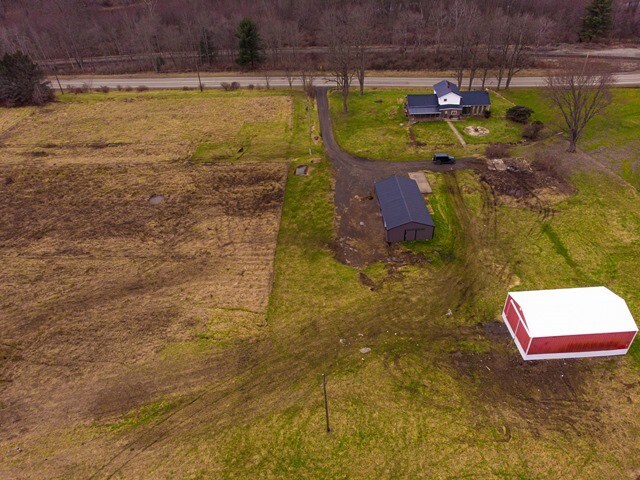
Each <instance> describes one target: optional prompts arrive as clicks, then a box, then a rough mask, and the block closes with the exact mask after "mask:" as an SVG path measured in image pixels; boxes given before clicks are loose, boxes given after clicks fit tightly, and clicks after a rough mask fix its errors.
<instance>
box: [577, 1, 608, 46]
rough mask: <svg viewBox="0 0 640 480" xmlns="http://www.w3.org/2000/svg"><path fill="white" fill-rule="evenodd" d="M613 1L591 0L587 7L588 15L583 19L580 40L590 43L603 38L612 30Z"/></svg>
mask: <svg viewBox="0 0 640 480" xmlns="http://www.w3.org/2000/svg"><path fill="white" fill-rule="evenodd" d="M611 1H612V0H591V3H590V4H589V5H587V14H586V15H585V16H584V18H583V19H582V29H581V30H580V40H583V41H587V42H590V41H591V40H594V39H596V38H599V37H603V36H604V35H606V34H607V33H608V32H609V29H610V28H611Z"/></svg>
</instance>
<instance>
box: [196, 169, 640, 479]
mask: <svg viewBox="0 0 640 480" xmlns="http://www.w3.org/2000/svg"><path fill="white" fill-rule="evenodd" d="M430 180H431V181H432V183H433V184H434V187H435V193H434V195H433V196H432V197H430V199H429V203H430V205H431V206H432V208H433V210H434V211H435V215H434V216H435V218H436V221H437V222H438V225H441V224H444V225H445V226H444V228H442V229H438V230H437V232H438V233H437V236H436V239H435V242H433V243H429V244H420V243H415V244H413V245H409V246H408V248H411V249H413V250H415V251H420V252H423V253H424V254H425V255H427V256H429V257H431V258H433V261H432V262H431V264H430V266H429V267H417V266H413V267H404V268H402V269H401V270H400V271H399V272H388V271H387V269H386V268H385V267H384V266H381V265H373V266H371V267H369V269H368V270H367V272H368V273H370V274H371V276H372V277H374V278H377V279H381V280H382V281H383V287H382V288H381V289H380V290H378V291H376V292H371V291H370V289H368V288H365V287H364V286H363V285H362V284H360V282H359V281H358V278H357V275H356V273H357V272H356V271H355V270H353V269H351V268H349V267H346V266H344V265H342V264H340V263H338V262H336V261H335V260H334V259H333V258H332V255H331V250H330V245H331V238H332V228H331V218H332V208H331V202H330V197H329V195H330V178H329V171H328V169H327V165H326V164H322V167H320V168H319V169H318V170H317V171H316V172H315V173H314V176H312V177H310V178H299V177H290V179H289V182H288V185H287V199H286V202H285V208H284V212H283V220H282V226H281V231H280V239H279V244H278V251H277V256H276V282H275V286H274V290H273V293H272V297H271V303H270V308H269V315H268V318H269V325H270V336H271V341H272V342H273V343H274V344H275V345H276V346H277V347H276V348H277V349H278V351H279V358H278V362H276V364H273V365H270V366H269V368H267V369H266V370H265V371H264V375H265V376H266V377H267V378H270V379H271V381H270V382H269V386H270V388H269V393H266V392H256V397H257V398H254V399H252V400H253V401H254V402H255V405H256V407H255V408H257V409H258V410H259V412H260V413H257V414H256V416H255V417H253V418H250V419H249V418H247V419H244V420H243V421H241V422H239V424H237V425H235V426H233V427H232V428H230V429H228V430H226V431H224V432H217V431H215V429H212V430H211V432H210V433H209V435H210V437H203V438H211V439H213V438H215V439H216V444H215V446H213V445H211V447H204V448H201V449H199V450H198V454H199V455H203V454H204V455H205V456H207V457H210V456H215V457H216V458H219V459H221V461H222V465H220V470H219V472H220V478H234V477H238V476H240V477H243V476H251V475H252V474H255V472H258V471H259V472H260V474H261V476H263V477H265V478H279V477H287V476H295V477H297V478H383V477H384V478H388V477H392V478H504V479H512V478H519V479H544V478H626V477H627V476H628V475H629V472H632V471H634V468H636V467H637V463H636V458H637V455H638V453H640V451H639V449H638V445H637V444H635V443H634V442H628V441H627V440H626V438H627V437H626V435H627V434H629V432H631V431H635V430H636V429H637V428H638V427H639V425H638V422H637V417H635V419H633V420H630V417H628V416H627V415H629V414H630V413H631V412H632V411H633V409H634V408H635V407H634V406H633V405H631V404H629V403H628V401H627V400H626V399H624V398H616V396H615V395H611V394H607V393H605V392H606V391H607V389H608V388H614V389H615V391H616V392H618V393H621V392H622V391H625V387H624V386H623V385H622V383H621V382H628V381H630V380H631V379H632V378H634V376H635V375H636V374H637V365H639V364H640V355H639V354H640V348H639V347H638V345H635V346H634V348H633V351H632V354H631V356H630V357H629V358H621V359H616V360H599V361H594V362H591V361H586V363H587V364H588V365H589V367H588V370H586V371H582V370H581V368H579V366H578V367H575V368H574V367H567V369H566V370H563V372H562V374H563V375H566V376H568V377H569V378H568V380H567V381H569V382H571V387H569V388H570V389H575V390H576V391H577V393H576V395H577V397H576V399H575V400H576V401H575V403H574V402H573V401H571V400H568V399H567V395H568V396H569V397H571V395H572V394H571V393H570V391H571V390H567V388H568V387H567V386H566V385H565V384H563V383H560V384H557V383H556V382H557V379H556V377H555V375H557V376H558V377H559V372H554V373H551V371H547V370H545V366H544V365H543V366H542V367H539V368H536V367H533V366H531V365H525V366H523V367H521V368H522V369H516V370H517V371H518V372H520V373H522V372H524V371H526V370H527V369H533V370H534V371H535V373H534V374H530V375H529V376H528V377H527V379H526V380H524V379H520V380H518V379H513V378H511V379H509V380H505V377H507V378H508V377H509V376H510V375H512V374H513V373H514V372H513V371H510V370H509V368H507V366H506V365H503V364H502V363H501V361H500V360H498V359H505V358H513V359H514V360H515V359H517V357H518V353H517V351H516V349H515V347H514V346H513V344H512V343H511V342H510V341H508V342H506V343H504V342H496V341H495V340H492V339H491V338H490V337H488V336H487V335H486V334H484V333H483V331H482V329H481V328H480V329H479V328H478V327H477V326H476V325H477V324H478V323H481V324H482V323H486V322H490V321H493V320H496V319H498V314H499V312H500V309H501V305H502V302H503V300H504V295H505V292H506V291H507V290H508V289H509V288H510V286H511V285H513V284H515V283H518V284H519V288H523V289H528V288H552V287H561V286H563V287H566V286H584V285H599V284H605V285H608V286H609V287H610V288H612V289H614V290H615V291H616V292H618V293H619V294H620V295H622V296H624V297H625V298H626V299H627V300H628V301H629V305H630V307H631V309H632V311H634V312H637V311H638V309H639V308H640V296H639V295H638V292H637V280H636V276H635V274H634V269H635V259H636V258H638V255H640V215H639V214H638V213H637V212H638V211H640V198H639V197H638V195H637V194H636V193H633V192H631V191H630V190H629V189H627V188H626V187H625V186H624V185H622V184H621V183H619V182H617V181H616V180H615V179H612V178H611V177H609V176H607V175H599V174H593V173H589V172H584V173H579V174H577V175H576V177H575V179H574V182H575V186H576V188H577V189H578V190H577V193H576V194H575V195H574V196H571V197H569V198H567V199H566V200H564V201H563V202H561V203H559V204H557V205H555V206H554V210H555V213H554V215H553V216H552V217H551V218H547V219H544V220H542V217H541V216H540V214H539V213H538V212H536V211H533V210H530V209H527V208H518V207H513V206H504V205H498V206H497V207H496V208H495V209H493V208H491V207H490V205H491V204H492V202H491V201H490V200H491V199H490V198H488V195H489V194H488V191H487V190H486V188H484V187H483V185H482V184H481V183H480V182H479V181H478V178H477V177H476V176H475V174H473V173H469V172H459V173H457V174H455V175H452V174H446V175H440V174H438V175H435V174H432V175H430ZM603 191H604V192H607V193H606V194H602V193H599V192H603ZM452 192H454V193H452ZM488 200H489V201H488ZM485 222H486V223H485ZM594 231H598V232H603V233H602V235H597V236H594V235H593V232H594ZM551 232H553V233H551ZM448 308H451V309H452V311H453V315H452V316H450V317H447V316H446V315H445V312H446V311H447V309H448ZM340 339H343V340H345V341H346V345H343V344H341V343H340V341H339V340H340ZM364 346H367V347H370V348H372V352H371V353H369V354H365V355H363V354H360V353H359V351H358V349H359V348H360V347H364ZM633 362H635V363H633ZM516 363H517V362H516ZM543 363H544V362H543ZM555 365H556V366H557V365H558V364H557V363H556V364H555ZM634 365H635V366H634ZM540 368H541V369H540ZM283 371H286V375H285V378H283V377H282V375H283V373H282V372H283ZM323 372H326V373H328V375H329V398H330V404H331V412H332V413H331V415H332V422H333V429H334V431H333V433H332V434H330V435H327V434H326V433H325V432H324V431H323V428H324V411H323V407H322V397H321V389H320V374H321V373H323ZM550 385H555V386H550ZM612 385H614V386H612ZM540 392H542V393H540ZM262 395H265V397H264V398H263V397H262ZM634 395H635V394H634ZM521 398H527V399H529V400H528V402H530V404H528V402H521ZM571 398H572V397H571ZM634 398H637V397H636V396H634ZM262 402H266V404H268V405H269V407H264V408H260V407H258V405H262V404H263V403H262ZM547 402H550V403H549V404H550V405H553V407H552V411H549V410H548V405H549V404H548V403H547ZM583 402H586V403H583ZM585 404H586V405H589V408H590V409H591V408H595V409H602V411H606V412H610V414H607V415H606V418H604V417H602V416H600V415H599V414H595V415H588V416H587V417H585V416H584V410H583V408H584V407H583V406H580V405H585ZM251 408H254V407H251ZM519 408H526V409H527V413H526V414H524V415H523V413H522V412H519V411H518V409H519ZM625 412H626V413H625ZM563 419H564V420H563ZM566 421H568V422H571V424H572V427H571V428H569V429H568V428H567V425H566V423H565V422H566ZM600 422H604V423H605V424H606V427H605V428H604V429H603V428H602V424H601V423H600ZM532 425H535V428H534V429H533V430H532V429H531V426H532ZM616 428H620V429H622V431H618V432H617V431H616ZM506 431H509V432H510V434H509V435H510V440H509V441H507V442H505V441H504V436H505V432H506ZM596 432H598V433H596ZM625 432H626V433H625ZM205 443H208V442H205ZM611 445H616V449H620V450H617V451H615V452H614V451H613V450H612V449H611ZM267 452H269V453H268V454H267ZM205 472H206V470H203V473H202V476H203V477H206V473H205Z"/></svg>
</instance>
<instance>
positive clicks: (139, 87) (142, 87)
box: [136, 85, 149, 92]
mask: <svg viewBox="0 0 640 480" xmlns="http://www.w3.org/2000/svg"><path fill="white" fill-rule="evenodd" d="M136 90H137V91H138V92H146V91H147V90H149V87H147V86H146V85H138V86H137V87H136Z"/></svg>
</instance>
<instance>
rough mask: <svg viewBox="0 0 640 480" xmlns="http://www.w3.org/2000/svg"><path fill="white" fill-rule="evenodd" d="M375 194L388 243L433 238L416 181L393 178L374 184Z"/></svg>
mask: <svg viewBox="0 0 640 480" xmlns="http://www.w3.org/2000/svg"><path fill="white" fill-rule="evenodd" d="M375 191H376V197H377V198H378V203H379V204H380V210H381V211H382V220H383V222H384V228H385V230H386V232H387V242H404V241H407V240H430V239H432V238H433V233H434V230H435V223H433V220H432V218H431V215H429V211H428V210H427V206H426V205H425V203H424V199H423V198H422V194H421V193H420V190H419V189H418V184H417V183H416V182H415V180H412V179H410V178H406V177H399V176H397V175H394V176H393V177H389V178H386V179H384V180H381V181H379V182H378V183H376V186H375Z"/></svg>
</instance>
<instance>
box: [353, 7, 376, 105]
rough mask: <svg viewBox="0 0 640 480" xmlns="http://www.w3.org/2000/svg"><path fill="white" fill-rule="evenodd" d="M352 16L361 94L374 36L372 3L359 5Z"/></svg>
mask: <svg viewBox="0 0 640 480" xmlns="http://www.w3.org/2000/svg"><path fill="white" fill-rule="evenodd" d="M352 18H353V22H352V28H353V40H354V47H355V57H356V75H357V77H358V83H359V85H360V95H364V76H365V72H366V69H367V62H368V57H369V48H370V46H371V40H372V38H373V19H374V11H373V8H372V7H371V6H370V5H361V6H358V7H356V8H354V9H353V11H352Z"/></svg>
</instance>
